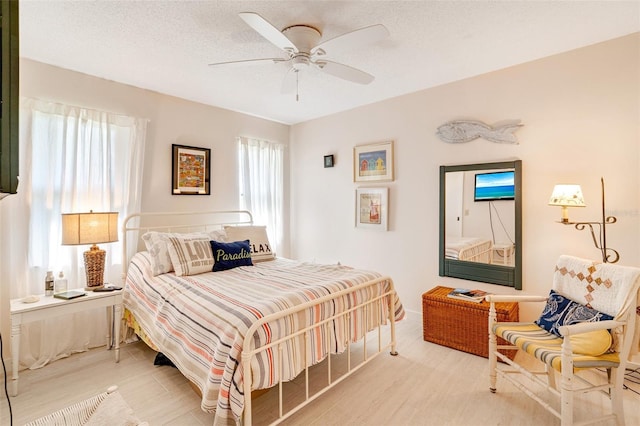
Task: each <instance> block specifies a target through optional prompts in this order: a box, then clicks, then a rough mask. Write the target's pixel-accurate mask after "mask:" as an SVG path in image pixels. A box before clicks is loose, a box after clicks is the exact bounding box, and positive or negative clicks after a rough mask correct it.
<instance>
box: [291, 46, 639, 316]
mask: <svg viewBox="0 0 640 426" xmlns="http://www.w3.org/2000/svg"><path fill="white" fill-rule="evenodd" d="M639 52H640V34H634V35H631V36H627V37H623V38H620V39H616V40H612V41H609V42H605V43H601V44H597V45H594V46H590V47H586V48H583V49H578V50H575V51H571V52H568V53H565V54H560V55H557V56H552V57H548V58H545V59H541V60H537V61H535V62H530V63H526V64H523V65H519V66H515V67H511V68H508V69H505V70H501V71H498V72H493V73H489V74H485V75H481V76H478V77H475V78H470V79H466V80H463V81H459V82H456V83H452V84H448V85H444V86H440V87H436V88H432V89H428V90H424V91H421V92H417V93H412V94H409V95H406V96H401V97H398V98H395V99H391V100H387V101H384V102H380V103H376V104H373V105H369V106H366V107H361V108H358V109H355V110H352V111H349V112H345V113H340V114H336V115H332V116H329V117H325V118H321V119H317V120H313V121H309V122H306V123H302V124H298V125H295V126H293V128H292V132H291V146H292V154H291V155H292V162H291V175H292V176H294V177H295V181H294V182H293V183H292V188H291V205H292V209H291V215H292V226H291V235H292V238H291V242H292V253H293V255H294V256H295V257H297V258H300V259H303V260H314V259H315V260H317V261H331V262H333V261H340V262H342V263H344V264H351V265H354V266H358V267H365V268H371V269H376V270H379V271H380V272H383V273H387V274H390V275H391V276H392V277H393V279H394V282H395V284H396V288H397V289H398V290H399V292H400V295H401V298H402V300H403V302H404V304H405V305H406V306H407V307H408V308H409V309H411V310H414V311H416V312H420V311H421V305H420V303H421V302H420V300H421V294H422V293H424V292H425V291H427V290H429V289H430V288H432V287H433V286H435V285H448V286H460V287H480V288H483V289H486V290H489V291H492V292H497V293H509V292H514V290H511V289H509V288H505V287H500V286H494V285H486V284H480V283H475V282H470V281H462V280H456V279H449V278H443V277H439V276H438V229H439V228H438V221H439V219H438V167H439V166H440V165H452V164H467V163H476V162H487V161H501V160H511V159H521V160H522V161H523V196H524V205H523V243H524V245H523V261H524V272H523V293H538V292H547V291H548V288H549V286H550V278H551V273H552V268H553V264H554V261H555V259H556V258H557V257H558V255H560V254H563V253H567V254H573V255H577V256H582V257H588V258H594V259H598V257H599V251H598V250H596V249H595V248H594V247H593V244H592V242H591V237H590V236H589V234H587V232H586V231H581V232H579V231H577V230H575V229H573V228H572V227H568V226H562V225H560V224H557V223H556V222H555V221H557V220H558V219H559V217H560V209H559V207H549V206H547V202H548V199H549V196H550V195H551V191H552V189H553V185H554V184H556V183H563V182H564V183H579V184H581V185H582V189H583V192H584V195H585V197H586V199H587V203H588V206H587V207H586V208H584V209H573V210H572V211H571V216H572V217H573V218H575V219H581V220H598V219H599V216H600V207H599V204H600V177H601V176H603V177H604V178H605V182H606V185H607V210H608V214H614V215H616V216H617V217H618V223H616V224H615V225H611V226H609V227H608V230H607V232H608V234H607V240H608V243H609V244H608V245H609V246H611V247H613V248H615V249H617V250H618V251H619V252H620V254H621V261H620V263H622V264H627V265H639V266H640V199H639V193H638V192H639V190H638V188H639V187H640V185H639V183H640V181H639V179H640V176H639V174H638V168H639V166H640V162H639V158H640V152H639V145H640V124H639V123H640V120H639V119H638V117H639V113H640V107H639V104H640V96H639V94H640V57H639V56H640V53H639ZM453 119H476V120H481V121H484V122H486V123H495V122H498V121H501V120H507V119H521V120H522V123H523V124H524V127H522V128H521V129H520V130H518V131H517V132H516V135H517V136H518V139H519V141H520V144H519V145H504V144H496V143H492V142H488V141H485V140H476V141H473V142H469V143H466V144H457V145H452V144H446V143H444V142H442V141H441V140H439V139H438V138H437V137H436V135H435V132H436V129H437V127H438V126H439V125H441V124H443V123H445V122H447V121H450V120H453ZM384 140H394V141H395V167H396V179H395V181H394V182H391V183H383V184H380V186H387V187H389V188H390V213H389V220H390V226H389V231H388V232H377V231H375V230H363V229H356V228H354V208H355V207H354V205H355V189H356V188H357V187H359V186H361V185H359V184H356V183H353V178H352V176H353V169H352V161H353V160H352V158H353V157H352V150H353V147H354V146H355V145H359V144H366V143H372V142H378V141H384ZM326 154H334V155H335V156H336V167H334V168H332V169H323V168H322V156H323V155H326ZM368 186H377V185H368ZM523 314H524V315H523V316H525V317H527V316H529V317H530V316H533V315H538V314H539V311H538V308H537V307H534V308H532V309H531V310H526V309H525V310H524V311H523Z"/></svg>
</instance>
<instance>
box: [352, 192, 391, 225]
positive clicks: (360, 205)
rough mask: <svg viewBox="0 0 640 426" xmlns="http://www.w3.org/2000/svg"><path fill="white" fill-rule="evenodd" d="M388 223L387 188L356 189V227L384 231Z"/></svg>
mask: <svg viewBox="0 0 640 426" xmlns="http://www.w3.org/2000/svg"><path fill="white" fill-rule="evenodd" d="M388 224H389V188H358V189H356V228H374V229H380V230H384V231H386V230H387V229H388V226H389V225H388Z"/></svg>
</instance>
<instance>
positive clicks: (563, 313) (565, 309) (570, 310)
mask: <svg viewBox="0 0 640 426" xmlns="http://www.w3.org/2000/svg"><path fill="white" fill-rule="evenodd" d="M612 319H613V317H612V316H611V315H607V314H603V313H602V312H598V311H596V310H595V309H593V308H589V307H588V306H585V305H582V304H580V303H578V302H575V301H573V300H571V299H568V298H566V297H565V296H563V295H561V294H559V293H556V292H555V291H553V290H551V292H550V293H549V299H547V304H546V305H545V307H544V309H543V311H542V314H541V315H540V318H538V319H537V320H536V321H534V322H535V323H536V324H538V326H540V327H542V328H544V329H545V330H547V331H548V332H549V333H553V334H555V335H556V336H559V337H562V336H561V335H560V331H559V330H558V329H559V328H560V327H561V326H563V325H571V324H577V323H580V322H594V321H606V320H612Z"/></svg>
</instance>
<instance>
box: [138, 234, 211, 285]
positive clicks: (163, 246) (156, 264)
mask: <svg viewBox="0 0 640 426" xmlns="http://www.w3.org/2000/svg"><path fill="white" fill-rule="evenodd" d="M173 236H204V237H206V238H209V236H208V235H207V234H205V233H201V232H197V233H193V234H179V233H171V232H156V231H149V232H147V233H145V234H144V235H143V236H142V241H144V245H145V247H146V248H147V251H148V252H149V256H150V257H151V272H152V273H153V276H156V275H160V274H165V273H167V272H171V271H173V269H174V268H173V264H172V263H171V257H169V250H168V245H169V237H173Z"/></svg>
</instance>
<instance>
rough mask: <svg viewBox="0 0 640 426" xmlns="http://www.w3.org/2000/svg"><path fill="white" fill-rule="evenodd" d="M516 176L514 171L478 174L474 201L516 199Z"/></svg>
mask: <svg viewBox="0 0 640 426" xmlns="http://www.w3.org/2000/svg"><path fill="white" fill-rule="evenodd" d="M514 176H515V173H514V171H513V170H509V171H502V172H491V173H478V174H476V181H475V185H474V187H473V201H496V200H513V199H515V195H516V192H515V183H514Z"/></svg>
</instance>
